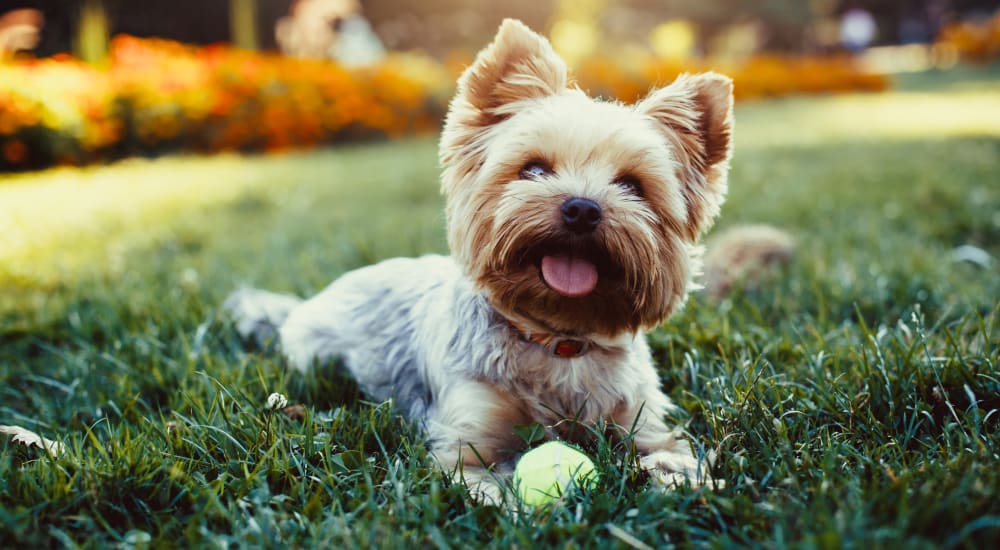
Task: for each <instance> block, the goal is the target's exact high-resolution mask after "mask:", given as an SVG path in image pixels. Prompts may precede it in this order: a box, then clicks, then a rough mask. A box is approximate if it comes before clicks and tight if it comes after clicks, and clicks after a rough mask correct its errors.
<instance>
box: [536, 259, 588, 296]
mask: <svg viewBox="0 0 1000 550" xmlns="http://www.w3.org/2000/svg"><path fill="white" fill-rule="evenodd" d="M542 279H544V280H545V284H547V285H549V287H550V288H551V289H552V290H555V291H556V292H558V293H559V294H563V295H565V296H570V297H576V296H583V295H585V294H589V293H590V291H592V290H594V287H595V286H597V266H595V265H594V264H592V263H590V262H588V261H587V260H584V259H583V258H575V257H573V256H566V255H562V254H560V255H558V256H545V257H544V258H542Z"/></svg>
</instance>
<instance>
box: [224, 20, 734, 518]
mask: <svg viewBox="0 0 1000 550" xmlns="http://www.w3.org/2000/svg"><path fill="white" fill-rule="evenodd" d="M732 90H733V86H732V81H731V80H730V79H729V78H727V77H724V76H721V75H718V74H714V73H706V74H699V75H695V76H688V75H685V76H681V77H680V78H678V79H677V80H676V81H675V82H674V83H673V84H671V85H669V86H667V87H664V88H661V89H658V90H655V91H653V92H652V93H650V94H649V96H648V97H646V98H645V99H643V100H642V101H640V102H638V103H637V104H635V105H632V106H626V105H622V104H619V103H612V102H605V101H599V100H595V99H591V98H589V97H587V95H586V94H584V93H583V92H582V91H580V90H579V89H577V88H575V87H573V86H571V85H569V84H568V82H567V69H566V65H565V63H564V62H563V61H562V59H560V58H559V56H558V55H556V53H555V52H554V51H553V49H552V47H551V46H550V44H549V42H548V41H547V40H546V39H545V38H543V37H541V36H539V35H537V34H535V33H534V32H532V31H531V30H530V29H528V28H527V27H526V26H524V25H523V24H522V23H520V22H518V21H514V20H506V21H504V23H503V24H502V25H501V26H500V29H499V31H498V33H497V35H496V38H495V39H494V41H493V42H492V44H490V45H489V46H488V47H486V48H485V49H484V50H483V51H482V52H480V54H479V55H478V57H477V58H476V60H475V62H474V64H473V65H472V66H471V67H469V68H468V69H467V70H466V71H465V73H464V74H463V75H462V76H461V78H460V79H459V81H458V91H457V93H456V95H455V98H454V99H453V100H452V102H451V106H450V109H449V112H448V115H447V119H446V122H445V127H444V131H443V134H442V137H441V143H440V161H441V164H442V165H443V169H444V171H443V176H442V190H443V193H444V194H445V196H446V199H447V206H446V217H447V232H448V242H449V245H450V248H451V252H452V255H451V256H450V257H445V256H425V257H422V258H417V259H392V260H387V261H384V262H382V263H379V264H377V265H373V266H369V267H365V268H362V269H358V270H356V271H353V272H350V273H347V274H345V275H344V276H342V277H341V278H339V279H338V280H336V281H334V282H333V283H332V284H331V285H330V286H329V287H327V288H326V289H325V290H324V291H322V292H321V293H320V294H318V295H316V296H314V297H313V298H311V299H308V300H305V301H301V300H299V299H297V298H294V297H290V296H282V295H278V294H273V293H270V292H266V291H261V290H253V289H243V290H238V291H236V292H234V293H233V294H232V295H231V296H230V297H229V299H228V300H227V301H226V303H225V305H224V308H225V309H226V310H227V311H228V312H229V313H230V314H231V315H232V316H233V317H234V319H235V321H236V325H237V329H238V331H239V332H240V333H241V334H242V335H243V336H244V337H256V338H258V339H265V338H267V337H269V335H273V334H275V333H276V334H277V335H278V337H279V338H280V346H281V349H282V351H283V353H284V354H285V356H286V357H287V359H288V362H289V364H290V365H291V366H292V367H294V368H296V369H300V370H305V369H307V368H309V367H310V366H311V365H312V364H313V363H314V362H315V361H324V360H329V359H331V358H340V359H341V360H342V361H343V364H344V366H345V367H346V368H347V369H348V371H349V372H350V374H351V375H352V376H353V377H354V378H356V379H357V381H358V382H359V384H360V386H361V388H362V389H363V390H364V391H365V392H366V393H367V394H368V395H369V396H371V397H372V398H374V399H379V400H382V399H388V398H393V399H394V400H395V402H396V404H397V406H398V407H400V409H401V410H402V412H403V413H404V414H405V415H406V416H408V417H409V418H411V419H414V420H416V421H418V422H419V423H420V424H421V425H422V426H423V428H424V430H425V431H426V433H427V435H428V438H429V446H430V450H431V452H432V453H433V455H434V457H435V458H436V459H437V460H438V461H439V462H440V464H441V465H442V466H443V467H444V468H446V469H450V470H451V471H452V472H454V473H455V475H456V476H461V478H463V479H464V481H465V482H466V484H467V485H468V487H469V488H470V490H471V491H472V494H473V495H475V496H476V497H478V498H480V499H484V500H487V499H491V500H494V501H500V500H501V499H502V489H501V488H500V487H499V486H498V485H496V483H495V476H494V475H493V474H494V473H499V474H509V473H510V472H512V469H513V465H514V463H515V461H516V459H517V458H518V456H519V453H520V452H522V451H523V450H524V442H523V441H522V440H521V439H520V438H519V437H518V436H517V435H516V434H515V432H514V429H513V428H514V427H515V426H519V425H528V424H531V423H533V422H538V423H540V424H541V425H543V426H545V427H546V437H547V438H550V439H552V438H561V439H569V440H574V439H576V438H579V437H581V436H582V433H581V432H582V431H583V430H574V429H573V426H574V425H576V423H584V424H587V425H594V424H598V423H600V422H602V421H603V422H604V424H605V425H608V426H617V427H621V431H620V433H621V434H624V433H627V432H628V431H629V430H630V429H632V430H634V431H633V432H632V435H633V437H634V439H633V441H634V445H635V447H636V449H637V450H638V452H639V453H640V454H641V465H642V467H643V468H645V469H647V470H649V471H650V473H651V474H652V477H653V479H655V480H658V481H660V482H662V483H664V484H667V485H669V484H672V483H675V482H682V481H684V480H685V479H686V480H688V481H689V482H691V483H693V484H698V483H699V482H701V481H703V480H704V477H703V476H704V473H703V471H702V468H701V467H700V461H699V460H697V459H696V458H695V456H694V454H693V453H692V449H691V446H690V444H689V443H688V442H687V441H686V440H685V439H683V438H682V437H680V436H679V431H678V430H675V429H672V428H671V427H670V426H668V425H667V423H666V422H665V421H664V418H663V417H664V414H665V412H667V411H668V410H670V409H671V408H672V407H673V405H672V404H671V402H670V400H669V399H668V398H667V396H666V395H664V394H663V392H662V391H661V390H660V379H659V377H658V375H657V373H656V370H655V369H654V367H653V363H652V358H651V356H650V350H649V347H648V346H647V344H646V342H645V340H644V337H643V331H645V330H648V329H650V328H652V327H655V326H656V325H658V324H659V323H661V322H662V321H663V320H664V319H666V318H667V317H668V316H669V315H670V314H671V313H672V312H673V311H675V310H676V309H677V308H678V307H679V306H681V305H682V304H683V302H684V301H685V299H686V297H687V294H688V291H689V290H690V289H691V288H692V286H693V285H692V277H693V276H694V275H695V274H696V273H697V272H698V271H699V269H700V256H701V248H700V246H698V245H697V241H698V238H699V236H700V235H701V234H702V233H703V232H704V231H705V230H706V229H707V228H708V227H709V226H710V225H711V224H712V221H713V219H714V218H715V216H716V215H717V213H718V212H719V207H720V205H721V204H722V201H723V199H724V197H725V194H726V187H727V183H726V180H727V173H728V169H729V159H730V155H731V149H732V138H731V133H732V124H733V122H732V120H733V116H732V112H733V109H732V107H733V95H732Z"/></svg>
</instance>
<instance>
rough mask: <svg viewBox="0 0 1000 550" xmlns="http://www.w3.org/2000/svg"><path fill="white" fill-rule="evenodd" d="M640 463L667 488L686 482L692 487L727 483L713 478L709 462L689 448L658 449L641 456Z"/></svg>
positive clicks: (719, 485)
mask: <svg viewBox="0 0 1000 550" xmlns="http://www.w3.org/2000/svg"><path fill="white" fill-rule="evenodd" d="M639 465H640V466H641V467H642V469H643V470H646V472H647V473H648V474H649V477H650V478H652V480H653V481H654V482H656V484H657V485H659V486H661V487H664V488H667V489H672V488H675V487H679V486H683V485H684V484H685V483H687V484H690V485H691V487H701V486H703V485H710V486H713V487H722V486H724V485H725V482H723V481H722V480H714V479H712V478H711V477H710V476H709V473H708V466H709V465H708V463H707V462H706V461H705V460H699V459H698V458H696V457H695V456H694V455H693V454H691V452H690V451H688V450H687V449H677V450H673V451H656V452H653V453H650V454H648V455H646V456H644V457H642V458H640V459H639Z"/></svg>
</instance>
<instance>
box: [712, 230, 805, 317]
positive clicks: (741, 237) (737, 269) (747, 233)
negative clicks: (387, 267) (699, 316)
mask: <svg viewBox="0 0 1000 550" xmlns="http://www.w3.org/2000/svg"><path fill="white" fill-rule="evenodd" d="M705 246H706V249H707V251H706V253H705V264H704V277H703V278H702V281H703V284H704V287H705V292H706V293H707V294H708V295H709V296H711V297H713V298H715V299H721V298H724V297H725V296H727V295H728V294H729V293H730V291H732V290H733V288H734V287H737V286H738V287H740V288H743V289H745V290H753V289H755V288H758V287H760V285H761V284H762V283H764V282H765V281H768V280H770V279H771V278H772V277H774V274H775V273H776V272H777V271H779V270H780V268H782V267H784V266H786V265H788V263H789V262H791V260H792V257H793V256H794V255H795V239H793V238H792V236H791V235H789V234H788V233H786V232H785V231H782V230H780V229H778V228H776V227H771V226H769V225H741V226H737V227H734V228H732V229H729V230H727V231H724V232H722V233H720V234H719V235H717V236H715V237H713V238H710V239H709V240H708V242H707V243H706V245H705Z"/></svg>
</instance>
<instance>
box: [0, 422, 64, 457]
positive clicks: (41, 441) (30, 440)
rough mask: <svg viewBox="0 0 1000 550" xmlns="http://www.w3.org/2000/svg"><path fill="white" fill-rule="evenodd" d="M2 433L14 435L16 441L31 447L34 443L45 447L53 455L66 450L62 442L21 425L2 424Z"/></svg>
mask: <svg viewBox="0 0 1000 550" xmlns="http://www.w3.org/2000/svg"><path fill="white" fill-rule="evenodd" d="M0 433H2V434H7V435H11V436H14V443H20V444H22V445H27V446H29V447H30V446H32V445H34V446H35V447H38V448H39V449H45V450H46V451H48V452H49V454H51V455H53V456H57V455H60V454H62V453H63V451H64V450H65V448H64V446H63V444H62V443H60V442H58V441H52V440H51V439H46V438H44V437H42V436H40V435H38V434H36V433H35V432H33V431H31V430H28V429H25V428H22V427H20V426H2V425H0Z"/></svg>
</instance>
